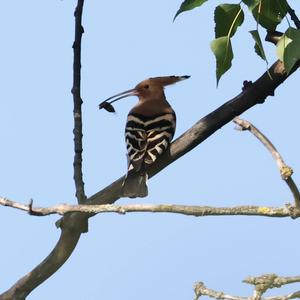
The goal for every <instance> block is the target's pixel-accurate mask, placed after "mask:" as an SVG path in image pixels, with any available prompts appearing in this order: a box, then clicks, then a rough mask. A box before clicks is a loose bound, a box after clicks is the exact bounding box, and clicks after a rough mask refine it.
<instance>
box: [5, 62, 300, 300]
mask: <svg viewBox="0 0 300 300" xmlns="http://www.w3.org/2000/svg"><path fill="white" fill-rule="evenodd" d="M298 67H299V65H297V66H296V67H295V68H294V69H293V70H292V72H291V73H290V74H289V75H287V74H286V73H285V71H284V66H283V63H282V62H281V61H277V62H275V63H274V64H273V65H272V66H271V67H270V68H269V70H268V71H267V72H265V73H264V74H263V75H262V76H261V77H260V78H259V79H257V80H256V81H255V82H254V83H253V84H251V85H249V86H248V87H247V88H245V89H244V90H243V92H242V93H240V94H239V95H237V96H236V97H235V98H233V99H231V100H230V101H228V102H226V103H225V104H223V105H222V106H221V107H219V108H218V109H216V110H215V111H213V112H212V113H210V114H208V115H207V116H205V117H204V118H202V119H201V120H199V121H198V122H197V123H196V124H195V125H194V126H193V127H192V128H190V129H189V130H188V131H186V132H185V133H184V134H183V135H181V136H180V137H179V138H178V139H177V140H175V141H174V142H173V143H172V145H171V147H170V149H169V151H168V152H167V153H165V154H164V155H163V156H162V157H161V159H159V160H158V161H157V163H156V164H154V165H153V166H151V167H150V168H149V169H148V172H149V175H150V176H151V177H152V176H154V175H155V174H157V173H158V172H160V171H161V170H162V169H164V168H165V167H167V166H168V165H169V164H171V163H172V162H174V161H175V160H177V159H178V158H180V157H181V156H183V155H184V154H186V153H187V152H189V151H191V150H192V149H193V148H195V147H196V146H197V145H199V144H200V143H201V142H203V141H204V140H206V139H207V138H208V137H209V136H211V135H212V134H213V133H214V132H216V131H217V130H218V129H220V128H221V127H222V126H224V125H225V124H226V123H228V122H230V121H231V120H232V119H233V118H234V117H236V116H238V115H240V114H242V113H243V112H244V111H246V110H248V109H249V108H251V107H252V106H254V105H256V104H261V103H263V102H264V101H265V99H266V98H267V97H268V96H269V95H271V96H272V95H274V90H275V89H276V88H277V87H278V86H279V85H280V84H281V83H282V82H284V81H285V80H286V79H287V78H288V77H289V76H290V75H291V74H292V73H293V72H294V71H295V70H297V68H298ZM270 75H271V76H270ZM271 78H272V79H271ZM122 182H123V177H122V178H120V179H118V180H116V181H115V182H113V183H112V184H111V185H109V186H107V187H106V188H104V189H103V190H101V191H99V192H97V193H96V194H94V195H93V196H91V197H90V198H88V199H87V200H88V201H87V202H86V204H112V203H114V202H115V201H117V200H118V199H119V198H120V196H119V192H120V188H121V184H122ZM92 215H93V214H83V213H70V214H68V215H66V216H64V217H63V218H62V219H61V220H60V221H59V222H58V225H59V226H60V227H61V228H62V235H61V238H60V241H59V242H58V244H57V245H56V248H55V249H54V250H56V251H58V252H59V253H60V254H61V255H60V256H57V257H56V256H55V258H53V257H52V256H53V252H51V253H50V255H49V256H48V257H47V258H46V259H45V261H44V266H45V267H44V268H41V269H39V273H37V272H35V270H36V269H37V268H39V266H38V267H36V268H35V269H34V270H33V271H31V272H30V273H28V274H27V275H25V276H24V277H23V278H21V279H20V280H19V281H18V282H17V283H16V284H15V285H14V286H12V287H11V288H10V289H9V290H7V291H6V292H5V293H3V294H2V295H0V300H4V299H5V300H7V299H25V296H24V297H21V296H22V295H25V294H27V295H28V294H29V293H30V292H31V291H32V290H33V289H34V288H35V287H36V286H38V285H39V284H41V283H42V282H43V281H45V280H46V279H47V278H49V276H51V275H52V274H53V273H54V272H55V271H56V270H57V269H58V268H59V267H60V266H62V265H63V263H64V262H65V261H66V259H67V258H68V257H69V256H70V254H71V252H72V251H65V249H66V248H67V247H69V245H68V243H69V241H68V240H67V239H64V238H63V236H64V234H67V233H68V231H69V232H71V230H74V234H73V235H74V236H73V237H74V240H73V241H72V242H70V243H71V244H72V245H74V247H75V246H76V243H77V241H78V239H79V237H80V233H78V232H82V230H83V229H82V228H83V227H82V226H83V224H84V221H85V220H87V219H88V218H89V217H91V216H92ZM77 230H78V232H77ZM70 238H72V237H70ZM73 249H74V248H73ZM54 250H53V251H54ZM52 259H55V260H56V261H55V264H54V265H55V269H53V270H51V272H48V269H47V268H46V266H47V261H48V262H51V261H52ZM23 290H25V291H26V293H25V294H24V293H21V292H19V291H23ZM7 295H8V296H7ZM9 295H14V297H15V298H9Z"/></svg>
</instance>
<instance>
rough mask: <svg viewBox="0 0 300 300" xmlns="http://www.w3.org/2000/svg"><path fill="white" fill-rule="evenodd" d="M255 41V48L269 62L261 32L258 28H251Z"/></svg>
mask: <svg viewBox="0 0 300 300" xmlns="http://www.w3.org/2000/svg"><path fill="white" fill-rule="evenodd" d="M249 32H250V33H251V35H252V37H253V39H254V41H255V45H254V49H255V52H256V53H257V55H259V56H260V57H261V58H262V59H263V60H264V61H266V62H267V58H266V54H265V51H264V48H263V45H262V42H261V38H260V36H259V32H258V31H257V30H251V31H249Z"/></svg>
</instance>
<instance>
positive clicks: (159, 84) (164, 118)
mask: <svg viewBox="0 0 300 300" xmlns="http://www.w3.org/2000/svg"><path fill="white" fill-rule="evenodd" d="M189 77H190V76H165V77H154V78H149V79H146V80H144V81H142V82H140V83H139V84H138V85H137V86H136V87H135V88H133V89H131V90H128V91H125V92H123V93H119V94H117V95H114V96H112V97H110V98H108V99H106V100H105V101H103V102H102V103H101V104H100V105H99V107H100V108H105V109H107V110H108V111H110V112H112V111H114V108H113V107H112V105H111V104H110V103H113V102H115V101H117V100H119V99H122V98H125V97H128V96H138V98H139V101H138V103H137V104H136V105H135V106H134V107H133V108H132V109H131V110H130V112H129V114H128V117H127V123H126V128H125V140H126V144H127V154H128V172H127V176H126V178H125V180H124V182H123V185H122V190H121V194H120V196H121V197H130V198H135V197H146V196H147V195H148V188H147V185H146V182H147V177H148V176H147V173H146V169H147V166H149V165H151V164H153V163H154V162H155V160H156V159H157V157H158V156H160V155H161V154H162V153H163V152H164V151H165V150H166V149H167V148H168V146H169V144H170V142H171V140H172V138H173V136H174V132H175V127H176V115H175V112H174V110H173V109H172V107H171V105H170V104H169V103H168V101H167V100H166V96H165V93H164V87H165V86H167V85H170V84H173V83H176V82H178V81H181V80H184V79H187V78H189ZM112 99H113V100H112ZM108 100H112V101H111V102H107V101H108Z"/></svg>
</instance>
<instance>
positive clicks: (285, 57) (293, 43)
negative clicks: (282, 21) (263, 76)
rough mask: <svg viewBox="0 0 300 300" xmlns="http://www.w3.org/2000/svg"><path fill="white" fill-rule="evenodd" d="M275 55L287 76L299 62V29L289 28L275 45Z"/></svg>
mask: <svg viewBox="0 0 300 300" xmlns="http://www.w3.org/2000/svg"><path fill="white" fill-rule="evenodd" d="M277 55H278V57H279V59H280V60H282V61H283V63H284V68H285V70H286V72H287V73H288V74H289V73H290V72H291V70H292V68H293V67H294V65H295V63H296V62H297V61H299V60H300V29H295V28H292V27H291V28H289V29H288V30H287V31H286V32H285V34H284V35H283V36H282V37H281V39H280V40H279V41H278V43H277Z"/></svg>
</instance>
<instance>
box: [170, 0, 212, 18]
mask: <svg viewBox="0 0 300 300" xmlns="http://www.w3.org/2000/svg"><path fill="white" fill-rule="evenodd" d="M206 1H207V0H184V1H183V2H182V3H181V6H180V8H179V9H178V11H177V13H176V14H175V17H174V19H173V22H174V21H175V19H176V18H177V16H178V15H179V14H181V13H182V12H184V11H187V10H192V9H194V8H195V7H198V6H201V5H202V4H203V3H204V2H206Z"/></svg>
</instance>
